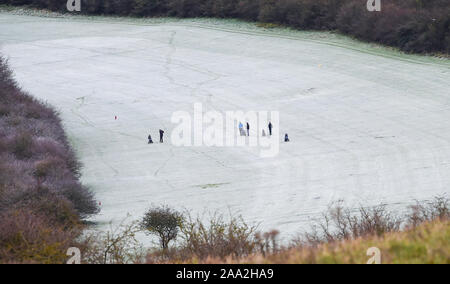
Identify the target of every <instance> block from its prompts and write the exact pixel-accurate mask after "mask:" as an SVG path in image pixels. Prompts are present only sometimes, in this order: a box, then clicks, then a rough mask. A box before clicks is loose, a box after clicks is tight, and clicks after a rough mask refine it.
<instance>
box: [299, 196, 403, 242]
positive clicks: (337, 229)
mask: <svg viewBox="0 0 450 284" xmlns="http://www.w3.org/2000/svg"><path fill="white" fill-rule="evenodd" d="M401 223H402V222H401V218H399V217H395V215H394V214H392V213H390V212H389V211H388V210H387V209H386V205H379V206H374V207H363V206H360V207H359V208H358V209H357V210H352V209H350V208H346V207H344V206H343V204H342V202H338V203H334V204H332V205H330V206H329V208H328V211H327V212H325V213H324V214H323V215H322V218H321V220H319V221H317V222H316V223H314V224H313V225H312V228H311V230H310V232H308V233H305V234H304V240H305V242H306V243H307V244H309V245H313V246H315V245H318V244H320V243H323V242H335V241H342V240H348V239H356V238H359V237H365V236H368V235H377V236H381V235H383V234H384V233H389V232H396V231H399V230H400V228H401Z"/></svg>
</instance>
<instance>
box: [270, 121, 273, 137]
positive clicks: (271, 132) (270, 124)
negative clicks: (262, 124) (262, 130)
mask: <svg viewBox="0 0 450 284" xmlns="http://www.w3.org/2000/svg"><path fill="white" fill-rule="evenodd" d="M272 127H273V125H272V122H270V121H269V135H270V136H272Z"/></svg>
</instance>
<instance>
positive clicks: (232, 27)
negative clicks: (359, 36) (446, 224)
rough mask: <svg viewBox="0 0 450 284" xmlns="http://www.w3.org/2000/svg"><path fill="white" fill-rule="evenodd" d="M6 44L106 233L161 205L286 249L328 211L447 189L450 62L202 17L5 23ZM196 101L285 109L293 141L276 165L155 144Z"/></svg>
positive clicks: (254, 157)
mask: <svg viewBox="0 0 450 284" xmlns="http://www.w3.org/2000/svg"><path fill="white" fill-rule="evenodd" d="M0 43H1V52H2V53H3V54H5V55H7V56H8V57H9V59H10V61H9V63H10V65H11V67H12V68H13V69H14V71H15V74H16V78H17V80H18V81H19V82H20V84H21V86H23V88H24V89H25V90H27V91H29V92H30V93H31V94H33V95H34V96H36V97H37V98H40V99H42V100H45V101H47V102H49V103H50V104H52V105H53V106H55V107H56V108H57V109H58V110H59V111H60V112H61V116H62V118H63V121H64V125H65V128H66V130H67V133H68V134H69V136H70V139H71V141H72V142H73V145H74V147H75V149H76V151H77V153H78V156H79V157H80V159H81V161H82V162H83V164H84V169H83V182H84V183H85V184H86V185H89V186H91V187H92V188H93V190H94V191H95V193H96V196H97V198H98V200H99V201H101V202H102V212H101V213H100V214H99V215H98V216H95V217H94V218H93V221H96V222H98V223H99V224H100V225H99V226H100V228H101V229H108V228H109V226H108V225H107V223H108V222H110V221H111V220H113V221H114V224H117V223H119V222H120V221H121V220H122V219H123V218H125V217H126V216H127V214H128V213H129V214H131V215H132V218H135V219H136V218H139V217H141V216H142V215H143V213H144V211H145V209H146V208H147V207H148V206H149V205H150V204H151V203H153V204H162V203H164V204H168V205H170V206H172V207H175V208H177V209H182V208H187V209H190V210H192V211H193V213H198V212H203V211H204V210H207V211H215V210H219V211H221V212H223V213H228V211H229V210H231V211H232V212H235V213H240V214H242V215H243V217H244V219H246V220H248V221H250V222H261V229H274V228H275V229H278V230H280V231H281V232H282V233H283V236H284V237H286V238H287V237H288V236H291V235H293V234H295V233H297V232H299V231H302V230H304V229H307V228H308V226H307V225H308V224H309V222H310V221H309V220H310V218H312V217H315V216H318V214H319V213H321V212H323V210H325V208H326V206H327V205H328V204H329V203H330V202H331V201H336V200H339V199H344V200H346V201H347V202H349V203H350V204H353V205H357V204H359V203H361V204H364V205H375V204H379V203H381V202H386V203H388V204H390V205H393V206H398V207H402V208H403V207H404V206H406V205H407V204H410V203H412V202H413V201H414V200H415V199H419V200H422V199H428V198H430V197H432V196H434V195H438V194H446V193H448V192H449V191H450V189H449V185H450V143H449V142H450V115H449V111H450V88H449V87H450V84H449V79H450V73H449V72H450V64H449V61H448V60H447V59H438V58H432V57H423V56H414V55H406V54H402V53H400V52H397V51H395V50H392V49H387V48H382V47H379V46H373V45H370V44H365V43H359V42H356V41H354V40H350V39H347V38H345V37H342V36H339V35H335V34H331V33H316V32H296V31H292V30H287V29H273V30H264V29H260V28H257V27H256V25H255V24H248V23H242V22H239V21H223V20H207V19H194V20H174V19H154V20H152V19H145V20H132V19H128V20H127V19H124V18H101V17H73V16H71V17H65V18H43V17H31V16H23V15H12V14H10V13H1V14H0ZM195 102H201V103H203V105H204V108H206V110H212V109H215V110H219V111H227V110H244V111H247V110H255V111H259V110H268V111H270V110H275V111H279V112H280V118H281V130H280V132H281V133H280V134H281V137H283V135H284V133H289V136H290V139H291V142H290V143H288V144H285V143H283V144H282V145H281V148H280V151H281V152H280V154H279V156H277V157H276V158H268V159H263V158H260V157H259V153H258V151H254V150H250V149H246V148H215V147H211V148H208V147H196V148H194V147H192V148H183V147H182V148H176V147H172V146H171V145H170V143H166V144H163V145H160V144H158V143H156V144H154V145H151V146H149V145H147V140H146V138H147V135H148V134H149V132H150V131H151V133H152V136H153V139H154V140H155V141H158V140H159V139H158V133H157V131H158V129H159V128H164V129H165V130H166V136H170V132H171V129H173V128H174V127H175V125H172V124H171V123H170V118H171V115H172V113H173V112H174V111H189V112H191V113H192V111H193V104H194V103H195ZM116 115H117V116H118V118H119V119H118V120H117V121H116V120H114V116H116ZM166 139H167V141H168V137H167V138H166Z"/></svg>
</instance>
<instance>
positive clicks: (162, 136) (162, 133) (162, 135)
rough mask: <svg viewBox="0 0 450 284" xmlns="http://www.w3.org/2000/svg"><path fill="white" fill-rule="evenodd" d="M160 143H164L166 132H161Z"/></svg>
mask: <svg viewBox="0 0 450 284" xmlns="http://www.w3.org/2000/svg"><path fill="white" fill-rule="evenodd" d="M159 143H164V130H162V129H160V130H159Z"/></svg>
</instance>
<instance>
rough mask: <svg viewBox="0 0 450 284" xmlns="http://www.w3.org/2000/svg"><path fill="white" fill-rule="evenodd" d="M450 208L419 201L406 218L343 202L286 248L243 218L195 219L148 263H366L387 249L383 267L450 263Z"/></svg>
mask: <svg viewBox="0 0 450 284" xmlns="http://www.w3.org/2000/svg"><path fill="white" fill-rule="evenodd" d="M449 209H450V208H449V200H448V199H447V198H446V197H436V198H434V199H433V200H432V201H429V202H418V203H417V204H416V205H414V206H410V207H409V211H408V213H407V214H405V215H404V216H400V215H398V213H396V212H390V211H389V210H387V208H386V206H384V205H380V206H375V207H369V208H368V207H360V208H357V209H350V208H347V207H344V206H343V205H342V204H341V203H337V204H333V205H332V206H331V207H330V208H329V210H328V211H327V212H325V213H324V214H323V216H322V218H320V219H319V220H318V221H317V222H315V223H314V224H312V228H311V229H310V230H309V231H308V232H307V233H303V234H301V235H300V236H299V237H298V238H297V239H295V240H293V241H292V242H291V243H290V244H289V245H285V246H280V245H279V242H278V240H277V235H278V232H277V231H273V232H268V233H264V234H261V233H257V228H256V227H254V226H249V225H247V224H246V223H245V222H244V221H243V220H242V219H239V218H231V220H230V221H224V220H223V219H221V218H218V217H217V216H216V215H214V216H213V218H212V219H211V220H210V222H209V223H208V222H206V223H204V222H202V221H201V220H200V219H194V220H192V219H190V221H189V222H188V224H187V225H185V226H184V227H183V229H182V230H183V234H182V236H181V238H182V241H181V242H180V243H179V244H178V246H176V247H174V248H172V249H171V250H164V251H161V250H153V251H152V252H150V253H149V254H148V255H147V263H227V264H231V263H267V264H269V263H292V264H293V263H308V264H314V263H318V264H320V263H359V264H364V263H366V262H367V261H368V259H369V257H368V256H367V254H366V252H367V250H368V249H369V248H371V247H377V248H378V249H380V250H381V256H382V262H383V263H450V242H449V240H450V226H449V225H450V222H449V217H450V210H449ZM255 232H256V233H255Z"/></svg>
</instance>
